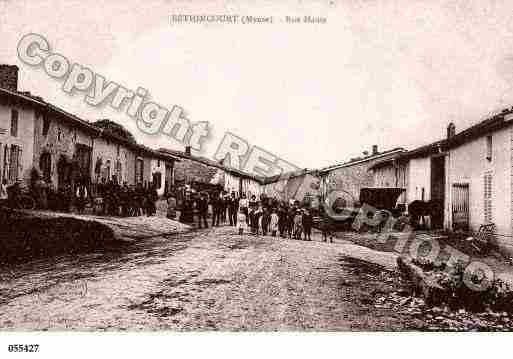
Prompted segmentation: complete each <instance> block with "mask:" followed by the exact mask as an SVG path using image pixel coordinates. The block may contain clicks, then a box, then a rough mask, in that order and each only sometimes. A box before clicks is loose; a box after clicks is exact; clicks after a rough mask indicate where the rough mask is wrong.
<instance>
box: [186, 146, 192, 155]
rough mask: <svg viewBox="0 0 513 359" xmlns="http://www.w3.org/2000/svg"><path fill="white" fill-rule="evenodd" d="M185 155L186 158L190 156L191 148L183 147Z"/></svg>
mask: <svg viewBox="0 0 513 359" xmlns="http://www.w3.org/2000/svg"><path fill="white" fill-rule="evenodd" d="M185 154H186V155H187V156H190V155H191V146H185Z"/></svg>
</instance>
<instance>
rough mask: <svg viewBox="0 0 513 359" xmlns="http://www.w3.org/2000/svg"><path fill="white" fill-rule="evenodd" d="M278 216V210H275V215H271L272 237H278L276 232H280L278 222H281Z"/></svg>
mask: <svg viewBox="0 0 513 359" xmlns="http://www.w3.org/2000/svg"><path fill="white" fill-rule="evenodd" d="M279 220H280V219H279V217H278V214H277V213H276V209H273V213H271V223H270V226H269V230H270V231H271V235H272V236H273V237H276V231H278V222H279Z"/></svg>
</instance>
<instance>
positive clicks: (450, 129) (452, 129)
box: [447, 122, 456, 138]
mask: <svg viewBox="0 0 513 359" xmlns="http://www.w3.org/2000/svg"><path fill="white" fill-rule="evenodd" d="M455 134H456V126H454V123H452V122H451V123H450V124H449V126H447V138H451V137H453V136H454V135H455Z"/></svg>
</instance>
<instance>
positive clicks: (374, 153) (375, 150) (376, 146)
mask: <svg viewBox="0 0 513 359" xmlns="http://www.w3.org/2000/svg"><path fill="white" fill-rule="evenodd" d="M377 154H378V145H372V155H377Z"/></svg>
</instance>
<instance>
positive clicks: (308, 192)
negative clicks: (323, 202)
mask: <svg viewBox="0 0 513 359" xmlns="http://www.w3.org/2000/svg"><path fill="white" fill-rule="evenodd" d="M320 184H321V178H320V177H319V174H318V171H317V170H307V169H304V170H299V171H294V172H290V173H286V174H283V175H277V176H273V177H268V178H265V179H264V180H263V185H262V192H263V193H265V194H266V195H267V196H268V197H272V198H277V199H279V200H281V201H287V202H288V201H291V200H292V201H296V200H297V201H300V202H304V201H307V202H309V203H310V204H311V205H312V206H314V207H317V205H318V201H319V200H320V198H321V188H320Z"/></svg>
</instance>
